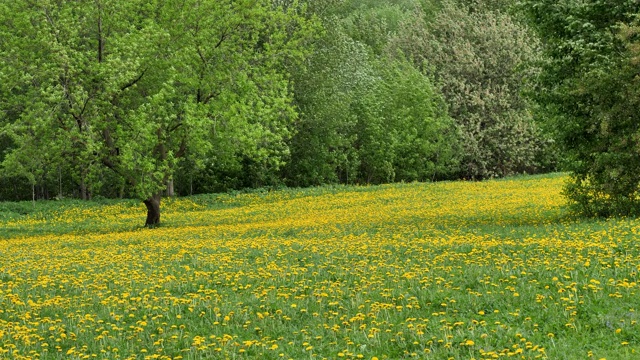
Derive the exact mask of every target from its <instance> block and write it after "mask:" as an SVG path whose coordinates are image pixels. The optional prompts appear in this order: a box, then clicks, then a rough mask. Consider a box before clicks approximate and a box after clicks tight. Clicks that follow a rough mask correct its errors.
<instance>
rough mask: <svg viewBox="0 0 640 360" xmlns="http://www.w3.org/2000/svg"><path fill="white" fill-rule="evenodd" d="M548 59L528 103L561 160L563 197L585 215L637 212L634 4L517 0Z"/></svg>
mask: <svg viewBox="0 0 640 360" xmlns="http://www.w3.org/2000/svg"><path fill="white" fill-rule="evenodd" d="M520 5H521V7H522V9H523V11H524V12H525V13H526V14H527V15H528V16H529V19H530V21H531V23H532V24H533V26H534V27H535V28H536V29H537V30H538V33H539V34H540V36H541V38H542V39H543V42H544V44H545V52H546V55H547V57H548V61H547V62H546V63H545V66H544V72H543V74H542V76H541V77H540V79H539V92H538V96H537V97H536V98H537V100H538V101H539V103H540V104H542V106H544V110H546V111H547V112H548V114H549V117H550V118H552V119H554V122H553V126H554V130H555V133H556V137H557V138H558V142H559V144H560V146H561V147H562V149H563V152H564V153H565V154H566V155H567V163H568V169H569V170H571V171H572V178H571V181H570V183H569V185H568V186H567V188H566V191H565V195H567V196H568V198H569V200H570V201H571V202H572V204H573V206H574V208H575V210H576V211H577V212H579V213H581V214H583V215H588V216H593V215H597V216H609V215H629V214H639V213H640V202H639V195H640V194H639V193H638V189H639V187H640V161H639V160H638V159H639V157H638V155H639V150H638V147H637V144H638V139H639V138H640V131H639V128H638V124H639V123H640V119H639V118H638V115H637V111H636V109H637V104H638V90H637V88H638V83H637V81H638V79H637V71H638V62H637V54H638V48H637V36H636V34H637V30H635V29H636V28H635V26H634V24H635V18H636V16H637V14H638V13H639V12H640V4H638V2H636V1H604V0H591V1H563V2H561V3H556V2H552V1H533V0H530V1H520Z"/></svg>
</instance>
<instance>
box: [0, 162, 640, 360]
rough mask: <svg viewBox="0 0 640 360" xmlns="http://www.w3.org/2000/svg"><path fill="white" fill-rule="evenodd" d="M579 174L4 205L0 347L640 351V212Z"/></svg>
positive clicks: (333, 353) (251, 355) (250, 355)
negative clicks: (604, 196) (601, 195)
mask: <svg viewBox="0 0 640 360" xmlns="http://www.w3.org/2000/svg"><path fill="white" fill-rule="evenodd" d="M564 181H565V177H564V176H563V175H558V174H556V175H546V176H535V177H518V178H512V179H506V180H496V181H487V182H480V183H473V182H442V183H433V184H418V183H412V184H397V185H385V186H375V187H374V186H371V187H321V188H312V189H291V190H283V191H273V192H251V193H242V194H229V195H207V196H194V197H189V198H181V199H176V200H171V201H168V200H167V201H164V202H163V204H162V207H163V208H162V210H163V213H162V226H160V227H159V228H156V229H146V228H143V227H141V224H142V223H143V222H144V218H145V210H144V205H143V204H141V203H139V202H136V201H107V200H105V201H100V202H91V203H82V202H72V201H59V202H47V203H37V204H36V207H35V208H33V206H32V204H31V203H0V358H3V359H95V358H97V359H369V360H371V359H378V360H382V359H404V358H421V359H498V358H514V359H587V358H593V359H602V358H605V359H638V358H640V326H639V322H640V289H639V287H638V282H639V281H638V272H639V271H640V243H639V242H638V234H639V233H640V221H637V220H632V219H618V220H589V221H576V220H572V219H571V218H570V217H568V216H567V214H566V209H565V205H564V200H563V198H562V196H561V195H560V193H561V191H562V186H563V183H564Z"/></svg>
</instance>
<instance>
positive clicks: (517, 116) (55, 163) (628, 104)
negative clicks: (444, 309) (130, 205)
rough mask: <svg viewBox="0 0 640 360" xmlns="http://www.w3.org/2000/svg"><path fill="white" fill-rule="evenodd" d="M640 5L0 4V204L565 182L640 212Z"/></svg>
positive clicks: (591, 201) (605, 1) (604, 203)
mask: <svg viewBox="0 0 640 360" xmlns="http://www.w3.org/2000/svg"><path fill="white" fill-rule="evenodd" d="M638 14H640V3H638V2H637V1H635V0H588V1H583V0H566V1H561V2H557V1H555V0H554V1H552V0H519V1H515V0H471V1H470V0H465V1H462V0H313V1H305V0H300V1H295V0H180V1H175V0H166V1H147V0H127V1H123V0H92V1H73V2H71V1H63V0H48V1H38V2H31V1H25V0H16V1H12V2H3V3H2V4H0V161H1V163H2V168H1V172H0V200H25V199H32V198H36V199H53V198H58V199H59V198H69V197H74V198H81V199H91V198H94V199H95V198H98V197H109V198H110V197H135V198H139V199H141V200H143V201H145V204H147V207H148V209H149V210H150V214H149V218H148V219H147V223H148V224H154V223H156V222H157V221H159V204H160V199H161V196H163V195H165V196H166V195H168V196H172V195H189V194H195V193H209V192H222V191H229V190H237V189H245V188H259V187H281V186H294V187H304V186H315V185H322V184H334V183H341V184H380V183H388V182H410V181H436V180H447V179H467V180H483V179H488V178H495V177H503V176H508V175H514V174H523V173H538V172H547V171H554V170H567V171H570V172H571V174H572V181H571V183H570V184H569V185H568V186H567V189H566V191H565V192H566V195H568V197H569V199H570V201H571V202H572V203H573V204H574V205H575V207H576V209H578V210H579V211H581V212H582V213H585V214H589V215H611V214H630V213H636V212H638V186H639V183H640V175H639V174H640V156H639V155H640V145H639V144H640V129H639V124H640V122H639V121H638V115H637V112H636V111H635V109H637V108H638V106H637V102H638V101H639V99H640V94H639V92H638V89H640V88H639V87H638V86H637V85H638V84H637V82H638V70H639V68H638V65H639V64H640V60H639V59H640V43H639V42H638V39H639V36H638V35H639V34H640V28H638V27H637V15H638Z"/></svg>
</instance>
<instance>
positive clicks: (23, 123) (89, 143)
mask: <svg viewBox="0 0 640 360" xmlns="http://www.w3.org/2000/svg"><path fill="white" fill-rule="evenodd" d="M0 10H1V12H2V14H0V17H2V18H3V19H6V20H7V21H3V25H2V26H1V30H0V31H1V32H2V33H3V34H5V35H7V37H6V38H5V40H4V41H3V42H2V43H1V44H0V45H1V49H0V51H1V52H0V54H1V55H0V58H1V59H2V61H3V69H5V70H6V71H3V79H2V80H4V81H3V82H5V86H3V93H6V94H8V96H7V97H6V98H3V101H2V104H1V106H2V108H3V109H4V111H5V113H8V114H10V118H9V116H7V117H6V118H7V121H8V122H7V124H6V127H5V131H6V133H7V134H9V135H10V136H11V139H12V140H13V146H12V150H11V151H9V153H8V154H7V155H6V157H5V158H4V162H3V163H4V168H5V169H8V170H10V171H11V173H10V175H14V176H18V175H20V176H26V177H27V178H28V179H29V181H30V182H31V183H35V182H36V179H37V178H39V177H43V176H44V175H43V174H42V172H43V171H46V169H47V168H51V167H53V166H54V165H56V164H60V163H64V164H65V165H66V166H67V169H68V170H70V172H71V174H72V175H73V176H74V179H75V181H76V182H77V183H79V184H81V186H88V187H89V188H90V189H89V191H93V192H96V193H97V192H98V190H99V187H100V185H101V183H102V180H104V179H105V177H106V176H107V175H106V174H105V169H106V168H108V169H110V170H113V171H114V172H115V173H116V174H117V175H118V177H120V178H122V179H123V180H124V181H125V182H126V184H127V185H128V187H129V190H128V192H129V193H130V194H132V195H134V196H136V197H138V198H140V199H146V198H149V197H150V196H152V195H153V194H156V193H158V192H160V191H161V190H162V189H163V188H164V187H165V184H166V182H167V181H169V180H170V179H171V178H172V177H173V174H174V172H175V169H176V167H177V164H178V160H179V159H180V158H182V157H185V156H189V157H190V158H191V159H192V160H193V164H195V165H196V166H198V165H201V164H202V163H203V160H204V159H206V158H207V156H209V157H211V156H212V152H213V154H214V153H215V150H216V147H217V146H220V145H222V146H225V147H233V148H234V151H236V152H237V153H240V154H243V155H244V156H248V157H250V158H251V159H254V160H255V161H257V162H268V163H269V164H270V166H274V167H278V166H280V165H281V164H282V161H281V160H280V159H281V158H282V157H283V156H286V155H287V149H286V145H285V143H284V141H285V140H286V139H287V138H288V137H289V126H290V123H291V121H292V119H294V118H295V116H296V114H295V111H294V110H293V107H292V105H291V103H290V94H289V87H288V79H287V75H286V73H285V72H284V71H283V68H282V65H281V64H283V63H286V62H291V63H295V62H297V61H299V60H300V59H301V58H302V57H303V56H304V54H305V50H304V46H303V45H304V43H303V41H304V39H305V37H307V35H308V34H309V33H310V32H311V31H312V28H311V27H309V26H308V25H307V22H306V21H305V20H304V19H303V18H301V17H300V16H298V15H296V13H295V9H294V8H291V9H283V8H279V7H273V6H272V4H271V3H270V2H269V1H259V2H255V1H204V2H203V1H187V2H184V1H179V2H178V1H175V2H173V1H168V2H151V3H150V2H146V1H106V2H102V1H95V2H94V1H91V2H89V1H80V2H57V3H43V4H41V5H36V4H33V3H30V2H23V1H16V2H13V3H11V4H7V5H3V7H2V8H0ZM8 17H11V20H9V19H8ZM220 137H223V138H224V140H223V141H217V140H218V139H219V138H220ZM219 151H220V152H225V151H227V152H228V151H229V150H226V149H222V150H219ZM117 182H118V181H117V179H116V183H117Z"/></svg>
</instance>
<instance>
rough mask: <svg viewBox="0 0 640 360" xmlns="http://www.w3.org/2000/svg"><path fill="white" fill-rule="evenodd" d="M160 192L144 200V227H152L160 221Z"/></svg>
mask: <svg viewBox="0 0 640 360" xmlns="http://www.w3.org/2000/svg"><path fill="white" fill-rule="evenodd" d="M160 199H161V196H160V194H156V195H154V196H152V197H150V198H148V199H147V200H145V201H144V204H145V205H146V206H147V222H146V223H145V224H144V225H145V226H146V227H150V228H153V227H155V226H156V225H158V224H159V223H160Z"/></svg>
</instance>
